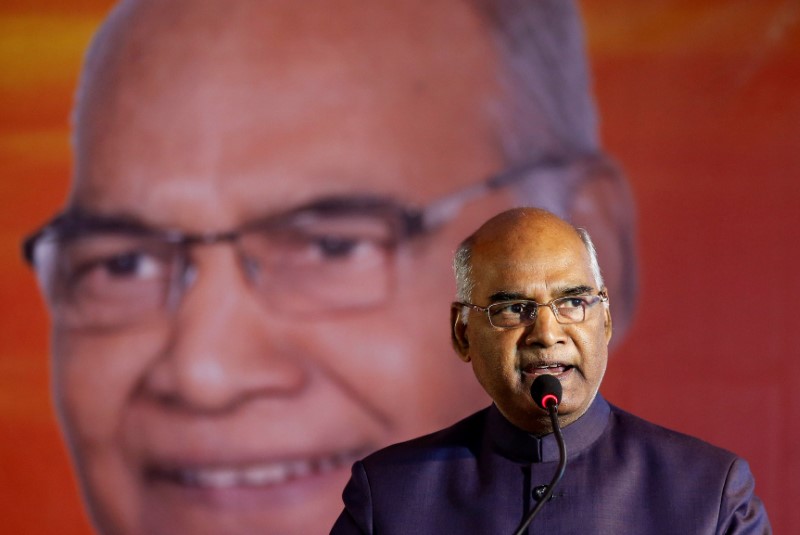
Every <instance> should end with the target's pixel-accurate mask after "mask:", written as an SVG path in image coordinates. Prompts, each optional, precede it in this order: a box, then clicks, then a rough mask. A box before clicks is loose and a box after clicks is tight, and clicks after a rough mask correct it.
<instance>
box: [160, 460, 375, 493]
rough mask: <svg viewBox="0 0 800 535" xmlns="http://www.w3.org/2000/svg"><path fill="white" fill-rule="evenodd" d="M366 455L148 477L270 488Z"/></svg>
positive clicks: (202, 484)
mask: <svg viewBox="0 0 800 535" xmlns="http://www.w3.org/2000/svg"><path fill="white" fill-rule="evenodd" d="M363 454H364V452H363V451H361V450H359V451H351V452H341V453H336V454H334V455H328V456H325V457H319V458H316V459H308V460H291V461H283V462H274V463H263V464H257V465H251V466H247V467H242V468H231V467H224V468H191V469H181V470H163V469H157V468H153V469H150V470H148V471H147V473H148V475H149V477H152V478H154V479H166V480H171V481H173V482H176V483H179V484H181V485H184V486H189V487H204V488H218V489H225V488H232V487H269V486H273V485H279V484H281V483H285V482H287V481H290V480H293V479H298V478H302V477H308V476H311V475H315V474H326V473H328V472H332V471H333V470H336V469H337V468H341V467H343V466H349V465H350V464H352V463H353V462H354V461H355V460H356V459H357V458H359V457H361V456H362V455H363Z"/></svg>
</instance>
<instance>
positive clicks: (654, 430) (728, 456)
mask: <svg viewBox="0 0 800 535" xmlns="http://www.w3.org/2000/svg"><path fill="white" fill-rule="evenodd" d="M607 433H609V434H608V435H607V436H609V437H613V438H612V439H611V440H610V441H607V446H606V450H609V449H610V450H612V451H606V454H611V455H613V456H615V457H618V456H620V457H622V458H626V459H632V460H639V461H641V462H643V463H644V464H645V465H646V466H647V467H648V471H654V472H655V473H657V474H660V475H661V476H662V477H664V478H665V479H670V476H672V477H675V476H676V475H678V474H683V475H690V474H691V475H693V476H696V477H700V478H703V479H704V480H706V481H716V482H717V484H718V485H720V486H721V487H722V486H724V485H725V484H726V481H727V480H728V478H729V477H730V476H731V475H732V474H733V473H740V474H743V475H745V477H750V478H751V477H752V476H751V475H750V469H749V467H748V465H747V462H746V461H745V460H744V459H742V458H740V457H739V456H737V455H736V454H735V453H733V452H731V451H728V450H726V449H724V448H720V447H718V446H715V445H713V444H710V443H708V442H706V441H704V440H701V439H699V438H697V437H693V436H690V435H687V434H685V433H681V432H678V431H674V430H672V429H668V428H666V427H663V426H660V425H657V424H654V423H652V422H649V421H647V420H644V419H643V418H640V417H638V416H635V415H633V414H631V413H629V412H626V411H624V410H622V409H620V408H618V407H615V406H613V405H612V406H611V414H610V425H609V428H608V429H607Z"/></svg>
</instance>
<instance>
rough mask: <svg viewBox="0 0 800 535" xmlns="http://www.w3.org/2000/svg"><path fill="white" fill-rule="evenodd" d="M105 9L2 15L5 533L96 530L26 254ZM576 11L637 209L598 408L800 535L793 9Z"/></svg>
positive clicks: (58, 168) (642, 6)
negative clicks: (725, 478) (685, 450)
mask: <svg viewBox="0 0 800 535" xmlns="http://www.w3.org/2000/svg"><path fill="white" fill-rule="evenodd" d="M111 4H112V2H111V1H109V0H72V1H70V2H69V3H67V2H64V1H63V0H62V1H58V0H27V1H25V2H23V1H15V0H5V1H4V2H3V3H2V5H0V303H2V304H1V305H0V316H1V317H0V518H3V519H4V520H3V525H4V526H5V527H4V528H2V529H3V532H4V533H13V534H18V533H20V534H21V533H26V534H36V535H38V534H50V533H56V532H57V533H60V534H63V535H88V534H89V533H90V532H91V531H90V528H89V524H88V522H87V520H86V518H85V515H84V513H83V508H82V506H81V503H80V498H79V496H78V491H77V487H76V484H75V480H74V478H73V476H72V472H71V469H70V466H69V460H68V455H67V452H66V451H65V449H64V447H63V444H62V442H61V438H60V436H59V433H58V429H57V423H56V421H55V418H54V415H53V410H52V407H51V402H50V395H49V385H48V381H49V371H48V343H47V333H48V328H47V317H46V313H45V310H44V307H43V305H42V302H41V300H40V298H39V295H38V292H37V289H36V286H35V281H34V279H33V276H32V275H31V274H30V273H29V272H28V270H27V269H26V267H25V266H24V264H23V262H22V261H21V259H20V255H19V242H20V239H21V238H22V236H23V235H25V234H26V233H27V232H28V231H30V230H32V229H33V228H35V227H36V226H37V225H39V224H41V223H42V222H44V221H45V220H46V219H47V218H48V217H50V216H51V215H52V214H53V213H54V212H55V211H57V210H58V209H59V208H60V207H61V205H62V204H63V202H64V197H65V194H66V191H67V185H68V180H69V174H70V161H71V160H70V150H69V138H68V128H69V110H70V107H71V102H72V97H73V89H74V86H75V83H76V77H77V74H78V70H79V68H80V64H81V61H82V55H83V51H84V49H85V47H86V46H87V44H88V42H89V39H90V37H91V35H92V33H93V31H94V30H95V29H96V27H97V26H98V24H99V23H100V21H101V20H102V18H103V16H104V14H105V13H106V12H107V10H108V9H109V7H110V6H111ZM581 5H582V8H583V12H584V19H585V24H586V28H587V33H588V46H589V56H590V59H591V62H592V67H593V70H594V84H595V93H596V97H597V102H598V105H599V108H600V112H601V115H602V118H603V123H602V132H603V138H604V140H605V144H606V147H607V149H608V151H609V152H610V153H611V154H612V155H614V156H615V157H616V158H617V159H618V160H619V162H620V163H621V165H622V166H623V168H624V169H625V170H626V172H627V175H628V177H629V179H630V181H631V183H632V185H633V190H634V194H635V197H636V201H637V205H638V225H639V229H638V250H639V259H640V269H641V278H640V289H639V305H638V311H637V313H636V319H635V323H634V326H633V329H632V331H631V333H630V334H629V336H628V338H627V339H626V341H625V342H624V343H623V344H622V345H621V346H619V347H617V350H616V352H615V354H614V355H613V357H612V359H611V363H610V366H609V372H608V374H607V378H606V381H605V383H604V386H603V392H604V394H605V396H606V397H607V398H608V399H609V400H610V401H612V402H613V403H615V404H617V405H619V406H621V407H623V408H625V409H627V410H630V411H632V412H635V413H637V414H639V415H641V416H644V417H645V418H648V419H650V420H652V421H655V422H657V423H660V424H662V425H665V426H667V427H671V428H674V429H677V430H680V431H683V432H686V433H690V434H693V435H696V436H699V437H701V438H703V439H705V440H707V441H710V442H713V443H715V444H717V445H720V446H723V447H725V448H727V449H730V450H732V451H734V452H736V453H738V454H740V455H742V456H744V457H745V458H747V459H748V460H749V462H750V464H751V467H752V469H753V472H754V474H755V477H756V492H757V493H758V494H759V496H760V497H761V498H762V499H763V500H764V502H765V503H766V506H767V510H768V512H769V515H770V518H771V520H772V524H773V527H774V528H775V532H776V533H800V508H798V507H797V506H796V503H797V498H798V497H800V477H798V476H800V453H798V452H797V447H798V445H800V425H798V423H800V396H798V395H796V394H795V393H794V391H795V384H796V383H797V382H798V381H800V350H798V349H797V345H796V344H795V342H794V339H793V338H792V337H793V336H794V335H795V334H798V332H800V321H799V320H798V318H800V274H798V273H797V271H798V269H799V268H800V206H798V205H800V0H761V1H758V2H755V1H752V0H725V1H722V0H716V1H715V0H650V1H648V2H641V1H639V0H585V1H583V2H581ZM601 261H602V259H601ZM792 476H794V477H792Z"/></svg>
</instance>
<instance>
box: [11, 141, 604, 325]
mask: <svg viewBox="0 0 800 535" xmlns="http://www.w3.org/2000/svg"><path fill="white" fill-rule="evenodd" d="M595 160H598V161H599V160H600V158H598V157H595V156H591V157H586V158H584V159H581V160H571V161H569V162H567V161H563V160H558V159H550V158H548V159H540V160H536V161H534V162H531V163H529V164H527V165H523V166H520V167H517V168H513V169H510V170H506V171H504V172H502V173H500V174H498V175H494V176H492V177H490V178H488V179H486V180H484V181H482V182H479V183H477V184H473V185H471V186H469V187H467V188H464V189H460V190H458V191H455V192H453V193H451V194H449V195H446V196H444V197H441V198H439V199H437V200H435V201H434V202H432V203H430V204H428V205H427V206H425V207H422V208H418V207H410V206H404V205H402V204H400V203H398V202H397V201H394V200H392V199H386V198H380V197H374V196H360V197H329V198H323V199H320V200H317V201H315V202H313V203H310V204H307V205H304V206H301V207H299V208H295V209H293V210H289V211H287V212H283V213H280V214H275V215H272V216H269V217H267V218H264V219H262V220H259V221H256V222H253V223H250V224H247V225H244V226H242V227H240V228H238V229H235V230H231V231H227V232H220V233H207V234H186V233H183V232H180V231H174V230H160V229H153V228H150V227H147V226H145V225H143V224H141V223H138V222H135V221H130V220H125V219H119V218H108V217H102V216H96V215H91V214H86V213H82V212H67V213H65V214H62V215H60V216H57V217H56V218H54V219H53V220H52V221H51V222H49V223H48V224H46V225H45V226H44V227H42V228H41V229H40V230H38V231H37V232H35V233H33V234H32V235H31V236H29V237H28V238H27V239H25V241H24V243H23V252H24V256H25V259H26V260H27V261H28V263H29V264H30V265H32V266H33V267H34V269H35V271H36V274H37V278H38V279H39V281H40V285H41V287H42V289H43V292H44V294H45V297H46V299H47V301H48V304H49V306H50V308H51V311H52V313H53V319H54V321H56V322H59V323H61V324H63V325H66V326H67V327H70V328H87V329H107V328H117V327H122V326H126V325H132V324H136V323H140V322H143V321H146V320H148V319H150V318H153V317H159V316H160V315H162V314H163V313H164V312H166V311H169V310H173V309H174V308H175V307H176V306H177V304H178V303H179V302H180V299H181V297H182V295H183V294H184V292H185V291H186V288H187V287H188V286H189V285H190V284H191V281H192V280H193V276H194V266H193V262H192V259H191V252H192V249H193V248H195V247H198V246H204V245H211V244H219V243H230V244H232V245H233V246H234V247H235V249H236V252H237V257H238V259H239V263H240V267H241V268H242V271H243V273H244V274H245V276H246V278H247V280H248V282H249V283H250V285H251V287H252V288H253V289H254V291H255V292H256V293H257V294H258V296H259V297H260V298H261V299H262V301H263V302H264V303H265V304H266V306H269V307H270V308H272V309H273V310H275V311H277V313H279V314H280V315H282V316H284V317H286V319H287V320H291V321H304V320H306V319H308V318H310V317H313V316H316V315H325V314H330V313H331V312H335V311H340V310H358V309H364V308H369V307H374V306H377V305H380V304H382V303H385V302H386V301H387V300H388V299H389V298H390V296H391V291H392V287H393V282H394V264H395V262H394V255H395V251H396V249H397V247H398V245H399V244H400V243H402V242H404V241H406V240H409V239H411V238H414V237H417V236H421V235H424V234H426V233H429V232H431V231H433V230H435V229H437V228H438V227H439V226H441V225H443V224H444V223H446V222H448V221H450V220H451V219H453V218H454V217H455V216H456V215H457V214H458V213H459V212H460V211H461V209H462V208H463V207H464V205H466V204H467V203H468V202H469V201H471V200H473V199H476V198H479V197H481V196H484V195H487V194H488V193H490V192H492V191H495V190H498V189H501V188H504V187H507V186H509V185H512V184H516V183H520V182H525V183H526V185H527V184H528V182H531V183H534V182H535V181H536V180H537V179H539V180H544V179H545V178H552V177H554V173H557V174H556V175H555V176H557V177H558V178H559V179H560V180H561V181H564V180H566V179H565V177H564V171H565V170H568V169H569V168H571V167H573V166H574V165H575V164H576V163H585V162H586V161H595Z"/></svg>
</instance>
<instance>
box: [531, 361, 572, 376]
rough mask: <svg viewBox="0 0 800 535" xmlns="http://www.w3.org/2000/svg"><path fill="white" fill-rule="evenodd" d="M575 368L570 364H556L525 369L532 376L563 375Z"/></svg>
mask: <svg viewBox="0 0 800 535" xmlns="http://www.w3.org/2000/svg"><path fill="white" fill-rule="evenodd" d="M573 368H574V366H570V365H569V364H562V363H560V362H555V363H553V364H543V365H541V366H533V365H531V366H527V367H526V368H525V373H528V374H531V375H562V374H564V373H567V372H569V371H570V370H572V369H573Z"/></svg>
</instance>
